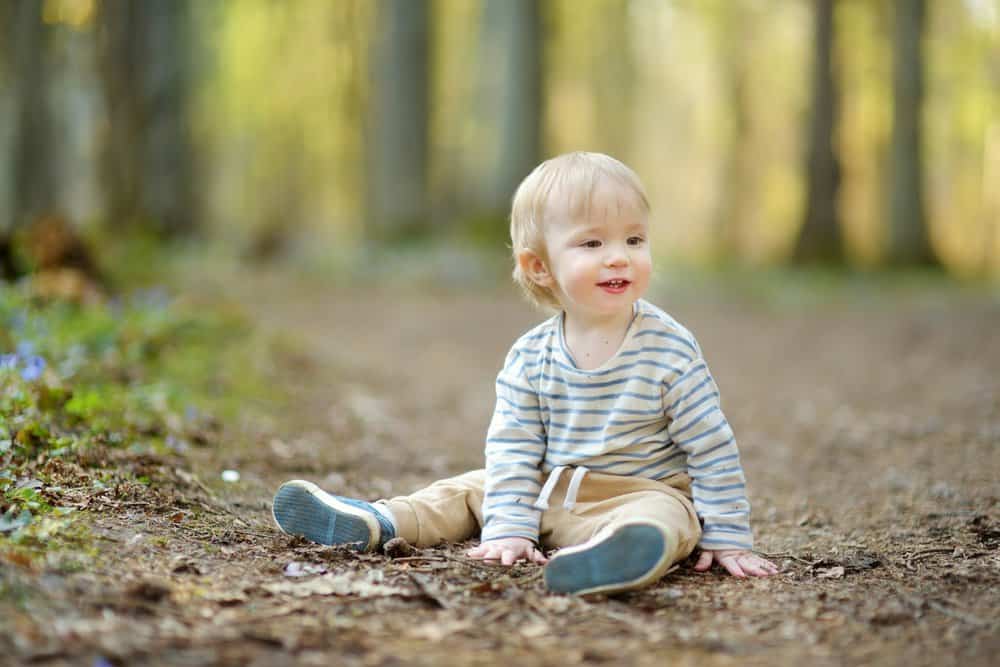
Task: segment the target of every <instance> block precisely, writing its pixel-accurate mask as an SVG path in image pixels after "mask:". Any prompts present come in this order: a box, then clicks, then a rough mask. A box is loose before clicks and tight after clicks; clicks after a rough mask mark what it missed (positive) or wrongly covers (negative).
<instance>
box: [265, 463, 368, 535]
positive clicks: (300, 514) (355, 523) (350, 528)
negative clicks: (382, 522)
mask: <svg viewBox="0 0 1000 667" xmlns="http://www.w3.org/2000/svg"><path fill="white" fill-rule="evenodd" d="M271 516H273V517H274V522H275V523H276V524H278V528H280V529H281V531H282V532H284V533H287V534H289V535H300V536H302V537H304V538H306V539H307V540H311V541H313V542H317V543H319V544H327V545H333V544H346V545H356V548H357V550H358V551H368V550H369V549H370V548H371V546H372V545H371V543H372V536H373V535H378V531H379V528H378V520H377V519H376V518H375V517H374V516H373V515H372V514H371V513H369V512H366V511H365V510H362V509H359V508H357V507H352V506H351V505H347V504H346V503H342V502H340V501H339V500H337V499H336V498H335V497H334V496H331V495H330V494H329V493H327V492H326V491H324V490H322V489H321V488H319V487H318V486H316V485H315V484H313V483H312V482H306V481H303V480H298V479H297V480H293V481H291V482H286V483H284V484H282V485H281V487H280V488H279V489H278V492H277V493H276V494H274V504H273V505H272V506H271Z"/></svg>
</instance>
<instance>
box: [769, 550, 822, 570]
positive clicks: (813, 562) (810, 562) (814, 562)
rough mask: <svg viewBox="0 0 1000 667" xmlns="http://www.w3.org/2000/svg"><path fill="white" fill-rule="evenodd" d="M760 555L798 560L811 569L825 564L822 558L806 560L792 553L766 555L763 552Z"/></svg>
mask: <svg viewBox="0 0 1000 667" xmlns="http://www.w3.org/2000/svg"><path fill="white" fill-rule="evenodd" d="M759 553H760V555H761V556H765V557H767V558H791V559H792V560H797V561H798V562H800V563H805V564H806V565H808V566H809V567H814V566H816V565H818V564H819V563H822V562H823V559H822V558H820V559H819V560H806V559H805V558H802V557H801V556H796V555H795V554H792V553H776V554H769V553H765V552H763V551H761V552H759Z"/></svg>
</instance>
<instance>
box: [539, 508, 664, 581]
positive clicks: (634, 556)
mask: <svg viewBox="0 0 1000 667" xmlns="http://www.w3.org/2000/svg"><path fill="white" fill-rule="evenodd" d="M667 542H668V537H667V534H666V532H664V530H663V529H662V528H660V527H659V526H657V525H655V524H651V523H631V524H625V525H623V526H619V527H617V528H615V529H614V530H613V531H612V532H611V533H610V534H609V535H608V536H607V537H605V538H603V539H601V540H599V541H598V542H597V543H596V544H581V545H580V546H576V547H569V548H566V549H562V550H560V551H559V552H558V553H556V555H555V556H553V557H552V559H551V560H550V561H549V563H548V565H546V566H545V571H544V572H545V586H546V587H547V588H548V589H549V590H550V591H552V592H554V593H575V594H577V595H585V594H588V593H621V592H624V591H629V590H634V589H636V588H642V587H643V586H646V585H648V584H651V583H653V582H654V581H655V580H656V579H658V578H659V577H660V573H661V568H662V567H663V566H664V565H665V563H666V560H667V558H668V557H669V555H670V550H669V549H668V548H667V546H668V544H667Z"/></svg>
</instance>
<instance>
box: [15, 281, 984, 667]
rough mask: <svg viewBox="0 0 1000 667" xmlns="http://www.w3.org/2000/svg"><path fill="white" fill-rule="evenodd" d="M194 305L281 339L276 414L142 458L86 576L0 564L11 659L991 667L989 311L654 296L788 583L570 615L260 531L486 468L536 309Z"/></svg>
mask: <svg viewBox="0 0 1000 667" xmlns="http://www.w3.org/2000/svg"><path fill="white" fill-rule="evenodd" d="M202 291H203V292H207V293H210V294H214V295H216V296H218V297H224V298H225V299H227V300H230V301H235V302H237V303H239V304H242V307H243V308H244V309H245V310H246V311H247V313H248V314H249V316H250V317H251V318H252V320H253V321H254V322H255V323H256V325H257V326H260V327H262V328H264V329H266V330H268V331H271V332H275V333H280V335H281V337H282V340H283V341H284V342H283V343H282V348H283V353H282V355H281V356H280V358H281V359H282V365H281V367H279V368H276V369H274V370H275V373H276V377H278V378H280V383H281V385H282V387H283V390H284V391H286V392H288V393H290V395H291V396H292V400H291V401H289V402H288V403H287V404H283V405H282V407H281V408H280V409H279V408H276V407H275V406H274V405H271V404H266V403H265V404H260V405H247V406H246V410H245V413H244V415H243V417H242V418H241V419H239V420H237V421H236V422H234V423H229V424H225V426H224V433H223V435H222V436H221V439H222V444H220V445H218V446H209V447H202V448H198V449H195V450H193V452H192V454H191V456H190V457H188V458H186V459H178V460H176V461H170V460H166V459H160V460H153V461H147V462H145V465H147V466H148V467H149V468H150V469H152V470H153V472H151V473H150V475H151V476H152V477H153V478H154V481H155V484H154V485H153V487H152V490H150V491H148V492H145V494H143V493H142V492H141V491H136V493H135V494H133V495H128V494H124V495H122V496H121V497H112V496H109V495H107V494H105V495H104V496H102V497H101V498H100V499H95V500H93V502H91V503H90V505H89V509H88V510H87V512H86V513H85V519H84V520H85V521H86V522H87V523H88V525H89V527H90V531H91V534H92V535H93V536H94V538H95V539H97V540H98V546H99V556H98V557H97V558H96V559H94V560H93V563H96V565H91V566H88V567H85V568H83V569H78V570H76V571H74V570H73V568H67V567H60V564H59V563H51V564H49V565H47V566H41V567H39V566H38V565H33V564H29V563H20V564H19V563H16V562H13V561H12V560H10V559H9V560H8V561H7V562H0V567H2V569H0V574H2V575H3V577H4V578H5V579H6V583H7V588H8V590H20V591H21V592H22V594H23V595H22V597H21V599H19V600H12V599H8V600H6V601H3V600H0V609H2V610H3V615H4V616H5V620H4V621H3V624H4V626H5V629H9V633H8V634H5V635H4V636H0V662H9V663H12V664H14V663H31V664H95V665H97V664H129V665H132V664H177V665H180V664H184V665H202V664H205V665H207V664H225V665H228V664H233V665H236V664H239V665H245V664H253V665H258V664H259V665H269V664H287V663H293V662H294V663H296V664H306V665H308V664H316V665H331V664H334V665H341V664H343V665H411V664H413V665H492V664H516V665H519V666H521V667H527V666H531V665H573V664H599V663H606V664H616V665H617V664H628V665H647V664H648V665H653V664H662V663H663V662H664V661H669V662H670V663H671V664H676V665H696V664H697V665H710V666H714V665H743V664H767V665H773V664H785V663H789V664H791V663H797V664H809V665H907V666H908V667H919V666H921V665H934V666H935V667H938V666H940V665H948V664H962V665H988V664H996V662H995V661H996V659H997V658H996V656H997V654H998V652H1000V632H998V630H1000V614H998V611H1000V505H998V499H1000V302H998V301H997V300H996V299H995V298H990V297H989V296H988V295H982V294H980V295H978V296H977V295H970V294H964V295H957V294H955V293H953V292H939V293H936V294H932V295H929V296H914V295H912V294H911V295H892V294H890V295H883V296H881V297H878V298H872V299H846V298H841V299H837V300H835V301H829V300H828V301H826V302H823V303H819V302H816V303H808V302H807V303H799V304H797V305H795V306H794V307H789V306H783V305H780V304H775V303H767V302H761V301H750V300H745V299H743V300H740V299H735V298H731V297H711V298H706V299H693V298H690V297H687V298H682V297H680V296H679V295H677V294H673V293H671V292H670V291H665V290H660V294H659V295H655V294H654V295H653V296H652V297H651V298H652V300H654V301H655V302H657V303H659V304H660V305H663V306H665V307H666V308H667V309H668V310H670V311H671V312H672V314H674V315H675V316H676V317H677V318H678V319H679V320H681V321H682V322H684V323H685V324H686V325H688V326H689V327H690V328H691V329H692V330H693V331H694V332H695V333H696V335H697V336H698V338H699V341H700V342H701V344H702V347H703V349H704V351H705V354H706V357H707V359H708V360H709V362H710V363H711V364H712V368H713V372H714V375H715V376H716V379H717V380H718V383H719V385H720V387H721V388H722V392H723V401H724V402H723V407H724V409H725V410H726V413H727V416H728V417H729V419H730V421H731V422H732V424H733V427H734V429H735V431H736V434H737V438H738V441H739V444H740V448H741V453H742V458H743V463H744V467H745V470H746V474H747V478H748V480H749V485H750V500H751V503H752V505H753V526H754V530H755V534H756V541H757V549H758V550H759V551H760V552H762V553H764V554H767V555H768V556H769V557H770V558H771V559H772V560H773V561H774V562H776V563H777V564H779V565H780V566H781V573H780V574H779V575H776V576H774V577H770V578H767V579H746V580H739V579H736V578H733V577H731V576H729V575H727V574H725V573H724V572H722V571H721V570H713V571H712V572H710V573H707V574H700V573H697V572H695V571H694V570H693V569H691V564H692V563H691V561H688V562H687V563H682V564H681V565H680V567H678V568H677V569H676V570H675V571H673V572H671V573H670V574H668V575H667V576H666V577H665V578H664V579H663V580H662V581H660V582H659V583H658V584H656V585H655V586H653V587H651V588H649V589H646V590H643V591H640V592H636V593H631V594H626V595H621V596H615V597H602V596H597V597H588V598H577V597H569V596H560V595H551V594H548V593H546V592H545V590H544V589H543V587H542V582H541V578H540V575H541V570H540V569H539V568H538V567H537V566H534V565H527V564H522V565H517V566H515V567H513V568H509V569H508V568H503V567H502V566H493V565H488V564H484V563H481V562H473V561H470V560H468V559H466V558H464V557H463V550H464V548H467V547H468V546H469V544H472V543H469V544H466V545H443V546H440V547H437V548H432V549H421V550H414V549H412V548H408V545H405V544H404V545H400V546H399V548H398V549H396V550H395V551H394V552H393V557H389V556H387V555H384V554H365V555H358V554H354V553H352V552H349V551H346V550H344V549H338V548H329V547H319V546H316V545H312V544H309V543H307V542H305V541H303V540H301V539H298V538H292V537H289V536H286V535H283V534H281V533H279V532H278V531H277V530H276V529H275V528H274V526H273V523H272V520H271V516H270V500H271V497H272V495H273V492H274V490H275V489H276V488H277V486H278V485H279V484H280V483H281V482H282V481H285V480H287V479H290V478H305V479H310V480H313V481H315V482H317V483H319V484H320V485H321V486H324V487H325V488H327V489H329V490H332V491H334V492H337V493H341V494H344V495H352V496H358V497H363V498H372V499H373V498H378V497H386V496H392V495H397V494H404V493H407V492H410V491H412V490H415V489H417V488H419V487H420V486H422V485H425V484H427V483H429V482H431V481H433V480H435V479H438V478H441V477H444V476H449V475H453V474H458V473H461V472H464V471H466V470H468V469H471V468H476V467H480V466H481V465H482V450H483V444H482V439H483V433H484V431H485V428H486V425H487V423H488V420H489V415H490V412H491V409H492V401H493V397H492V396H493V394H492V392H493V384H492V383H493V378H494V376H495V373H496V371H497V370H498V368H499V366H500V364H501V363H502V360H503V357H504V354H505V353H506V350H507V348H508V346H509V345H510V343H511V342H512V341H513V340H514V339H515V338H516V336H517V335H518V334H519V333H520V332H522V331H524V330H525V329H526V328H527V327H529V326H530V325H531V324H532V323H534V322H536V321H538V320H539V319H540V317H541V316H540V315H539V314H538V313H537V312H534V311H532V310H531V309H530V308H529V307H528V306H526V305H525V304H523V303H521V302H520V301H519V300H518V299H517V297H516V295H514V294H513V293H512V290H505V291H497V292H489V293H482V292H475V293H474V292H471V291H470V292H445V291H439V292H432V291H427V290H415V289H413V290H389V289H375V290H359V289H356V288H355V289H352V290H349V289H346V288H336V287H329V286H327V287H320V286H317V285H316V284H313V283H308V282H300V281H292V280H291V279H288V278H287V277H280V276H270V277H268V278H261V277H257V278H253V279H246V280H240V281H230V282H229V283H227V284H223V283H219V284H217V285H215V286H209V287H203V288H202ZM223 445H224V446H223ZM124 464H125V462H123V465H124ZM128 465H136V462H135V461H131V462H128ZM67 470H68V472H67V474H71V473H72V471H71V470H69V468H67ZM223 470H234V471H237V472H238V473H239V481H237V482H226V481H223V480H222V477H221V473H222V471H223Z"/></svg>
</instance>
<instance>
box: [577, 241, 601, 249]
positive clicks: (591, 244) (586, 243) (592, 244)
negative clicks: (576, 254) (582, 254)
mask: <svg viewBox="0 0 1000 667" xmlns="http://www.w3.org/2000/svg"><path fill="white" fill-rule="evenodd" d="M580 245H581V246H582V247H584V248H600V247H601V242H600V241H598V240H596V239H592V240H590V241H584V242H583V243H581V244H580Z"/></svg>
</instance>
